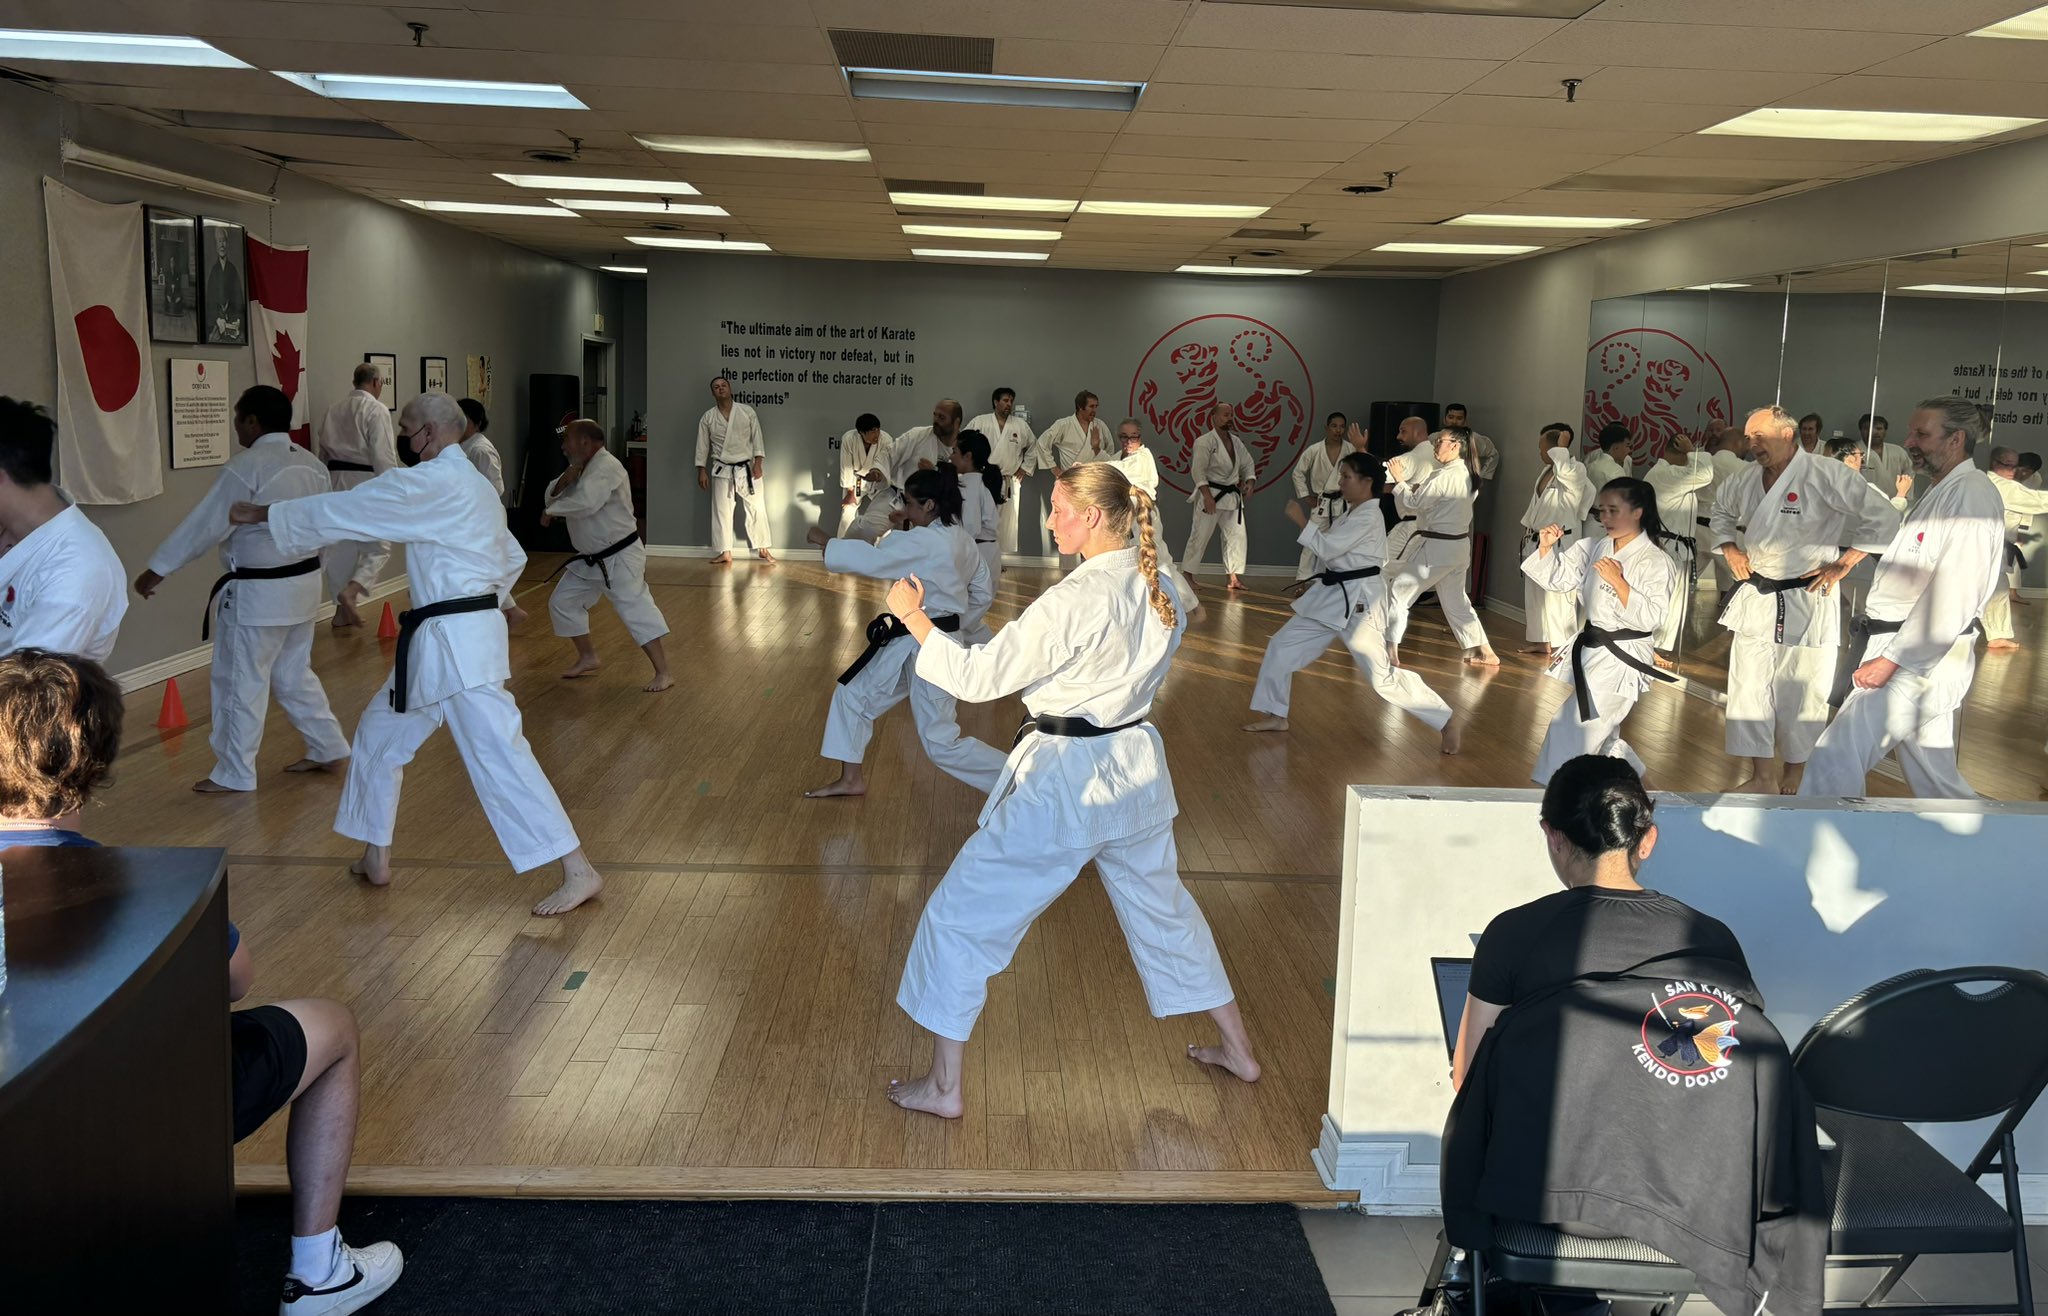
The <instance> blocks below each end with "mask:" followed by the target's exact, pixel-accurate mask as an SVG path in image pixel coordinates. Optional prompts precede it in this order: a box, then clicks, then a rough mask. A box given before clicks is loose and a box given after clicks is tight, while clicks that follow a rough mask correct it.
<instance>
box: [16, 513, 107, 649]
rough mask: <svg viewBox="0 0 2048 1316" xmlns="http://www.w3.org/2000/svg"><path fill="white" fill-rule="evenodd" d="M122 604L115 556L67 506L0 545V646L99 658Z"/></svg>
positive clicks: (103, 539) (93, 529)
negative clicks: (6, 546) (13, 542)
mask: <svg viewBox="0 0 2048 1316" xmlns="http://www.w3.org/2000/svg"><path fill="white" fill-rule="evenodd" d="M127 611H128V578H127V573H126V572H125V571H123V570H122V568H121V559H120V556H119V555H118V554H116V553H115V552H114V546H113V545H112V544H110V543H108V542H107V537H106V535H104V534H102V533H101V531H100V528H99V527H98V526H96V525H94V524H93V523H92V522H91V521H89V520H87V519H86V515H85V513H84V512H81V511H79V510H78V508H77V507H75V506H73V507H67V508H65V509H64V510H63V511H61V512H59V513H57V515H55V516H53V517H51V518H50V519H49V520H47V521H45V522H43V523H42V524H41V525H39V526H37V527H36V528H35V529H34V530H31V531H29V533H28V537H27V538H25V539H23V540H22V541H21V542H20V543H18V544H16V545H14V546H13V547H12V548H9V549H7V550H6V551H5V552H0V653H13V652H14V651H15V650H16V649H44V650H47V651H49V652H50V653H68V654H71V655H72V656H74V657H78V658H90V659H91V660H92V661H94V662H96V663H103V662H105V661H106V660H107V655H108V654H110V653H112V652H113V651H114V641H115V639H116V638H118V637H119V635H120V633H121V618H122V616H123V615H124V614H125V613H126V612H127Z"/></svg>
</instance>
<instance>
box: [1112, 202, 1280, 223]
mask: <svg viewBox="0 0 2048 1316" xmlns="http://www.w3.org/2000/svg"><path fill="white" fill-rule="evenodd" d="M1270 209H1271V207H1270V206H1224V205H1207V204H1190V203H1186V202H1180V201H1083V202H1082V203H1081V213H1082V214H1084V215H1127V216H1137V217H1142V218H1151V219H1257V218H1258V217H1259V216H1261V215H1263V214H1265V213H1266V211H1268V210H1270Z"/></svg>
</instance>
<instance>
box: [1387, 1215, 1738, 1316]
mask: <svg viewBox="0 0 2048 1316" xmlns="http://www.w3.org/2000/svg"><path fill="white" fill-rule="evenodd" d="M1488 1281H1499V1282H1501V1283H1502V1284H1504V1285H1509V1286H1512V1287H1513V1290H1515V1291H1518V1292H1520V1293H1526V1294H1532V1295H1535V1296H1536V1298H1537V1301H1538V1302H1539V1303H1540V1302H1541V1300H1542V1295H1543V1294H1545V1293H1570V1294H1574V1295H1581V1296H1585V1297H1596V1298H1600V1299H1602V1300H1604V1301H1607V1302H1638V1303H1649V1304H1650V1306H1651V1310H1652V1312H1653V1314H1654V1316H1677V1313H1678V1311H1679V1309H1680V1308H1681V1307H1683V1306H1685V1300H1686V1299H1687V1298H1688V1297H1690V1296H1691V1295H1693V1294H1695V1293H1697V1292H1699V1281H1698V1280H1696V1279H1695V1278H1694V1277H1693V1273H1692V1272H1691V1271H1690V1270H1687V1269H1686V1268H1685V1267H1684V1266H1681V1265H1679V1264H1678V1263H1677V1262H1676V1261H1673V1260H1672V1259H1671V1258H1670V1257H1667V1256H1665V1255H1664V1254H1663V1253H1661V1252H1659V1251H1657V1250H1656V1249H1655V1248H1651V1247H1645V1246H1644V1245H1643V1244H1641V1243H1638V1242H1635V1241H1634V1240H1632V1239H1626V1238H1581V1237H1579V1236H1578V1235H1576V1234H1566V1233H1564V1232H1562V1231H1560V1230H1556V1229H1553V1228H1551V1227H1550V1226H1549V1225H1538V1224H1530V1223H1528V1222H1526V1221H1519V1220H1496V1221H1495V1222H1494V1226H1493V1244H1492V1246H1490V1247H1488V1248H1486V1249H1485V1250H1484V1251H1483V1252H1480V1251H1471V1250H1467V1251H1465V1252H1463V1253H1462V1255H1461V1257H1460V1258H1458V1259H1456V1260H1454V1259H1453V1258H1452V1256H1451V1250H1450V1246H1449V1245H1448V1244H1447V1243H1446V1242H1445V1241H1444V1238H1443V1235H1442V1234H1438V1235H1437V1251H1436V1259H1435V1261H1434V1262H1432V1263H1431V1265H1430V1268H1429V1278H1428V1280H1427V1282H1426V1283H1425V1285H1424V1287H1423V1291H1422V1297H1421V1299H1420V1302H1419V1309H1434V1310H1436V1311H1438V1312H1442V1313H1450V1312H1469V1313H1470V1314H1471V1316H1486V1309H1487V1303H1486V1285H1487V1283H1488Z"/></svg>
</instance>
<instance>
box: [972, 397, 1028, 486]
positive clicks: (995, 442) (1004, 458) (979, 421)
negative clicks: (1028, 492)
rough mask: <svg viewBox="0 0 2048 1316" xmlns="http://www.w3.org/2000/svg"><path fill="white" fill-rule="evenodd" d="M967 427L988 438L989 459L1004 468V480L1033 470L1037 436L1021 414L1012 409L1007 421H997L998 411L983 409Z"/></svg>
mask: <svg viewBox="0 0 2048 1316" xmlns="http://www.w3.org/2000/svg"><path fill="white" fill-rule="evenodd" d="M966 428H967V429H970V430H973V431H974V432H975V433H976V434H979V435H981V437H983V438H984V439H987V440H988V446H989V460H990V461H992V462H994V463H995V464H996V465H997V466H998V467H999V468H1001V470H1002V472H1003V478H1004V479H1006V480H1007V479H1015V478H1016V477H1017V476H1018V475H1029V474H1030V473H1031V470H1032V466H1031V459H1032V456H1033V455H1034V450H1035V449H1036V448H1037V447H1038V438H1037V436H1036V435H1034V434H1032V432H1031V427H1030V426H1029V425H1026V424H1025V423H1024V418H1023V417H1022V416H1019V415H1018V414H1017V413H1016V412H1014V411H1013V412H1011V413H1010V419H1009V420H1008V421H998V420H997V419H996V413H995V412H993V411H984V412H983V413H981V414H980V415H979V416H976V417H975V418H974V419H973V420H970V421H968V422H967V425H966Z"/></svg>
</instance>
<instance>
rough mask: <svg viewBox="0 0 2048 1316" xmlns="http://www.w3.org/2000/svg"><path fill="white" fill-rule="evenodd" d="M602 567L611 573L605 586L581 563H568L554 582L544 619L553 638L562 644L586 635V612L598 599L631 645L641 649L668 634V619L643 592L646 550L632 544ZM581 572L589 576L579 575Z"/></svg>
mask: <svg viewBox="0 0 2048 1316" xmlns="http://www.w3.org/2000/svg"><path fill="white" fill-rule="evenodd" d="M604 565H605V569H606V570H607V571H609V572H611V577H612V580H611V584H609V585H607V584H605V582H604V577H603V575H601V574H600V573H599V572H598V569H597V568H596V567H593V566H589V565H587V564H585V563H582V562H571V563H570V564H569V567H568V569H567V570H566V571H564V572H563V573H562V577H561V579H560V580H557V581H556V582H555V592H554V593H553V594H550V595H549V596H548V619H549V620H550V621H552V622H554V624H555V634H557V635H559V636H561V637H562V638H563V639H565V640H567V639H574V638H575V637H577V636H579V635H588V634H590V610H591V608H592V607H594V606H595V605H596V603H597V601H598V600H599V599H610V600H611V601H612V610H613V611H615V612H617V613H618V614H619V621H620V622H622V623H623V624H624V625H625V627H626V634H628V635H630V636H632V637H633V643H635V644H638V645H642V646H645V645H646V644H647V643H648V642H649V641H651V640H658V639H660V638H661V637H662V636H664V635H666V634H668V619H667V618H665V617H663V616H662V615H661V609H660V608H658V607H656V606H655V604H654V592H653V591H652V590H650V589H648V588H647V550H646V549H645V548H643V547H641V546H640V545H637V544H636V545H634V546H633V547H632V548H629V549H626V550H625V551H624V552H622V553H618V554H615V555H614V556H612V557H611V558H609V559H608V560H606V562H605V564H604ZM582 571H588V572H589V573H590V574H589V575H587V576H586V575H582V574H580V572H582Z"/></svg>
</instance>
